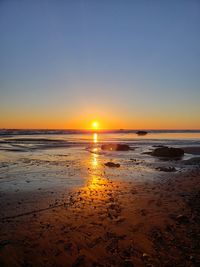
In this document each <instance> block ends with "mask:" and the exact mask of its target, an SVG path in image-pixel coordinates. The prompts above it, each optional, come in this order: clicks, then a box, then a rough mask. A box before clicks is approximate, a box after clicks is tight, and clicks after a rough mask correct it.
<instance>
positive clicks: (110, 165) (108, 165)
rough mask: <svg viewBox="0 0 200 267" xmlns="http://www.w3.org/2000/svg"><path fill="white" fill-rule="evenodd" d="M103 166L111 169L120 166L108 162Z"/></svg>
mask: <svg viewBox="0 0 200 267" xmlns="http://www.w3.org/2000/svg"><path fill="white" fill-rule="evenodd" d="M105 166H107V167H111V168H113V167H114V168H119V167H120V164H119V163H114V162H112V161H108V162H106V163H105Z"/></svg>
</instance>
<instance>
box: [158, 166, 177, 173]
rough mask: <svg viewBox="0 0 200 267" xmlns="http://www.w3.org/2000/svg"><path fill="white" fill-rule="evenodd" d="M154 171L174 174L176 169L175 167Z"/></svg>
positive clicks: (160, 168)
mask: <svg viewBox="0 0 200 267" xmlns="http://www.w3.org/2000/svg"><path fill="white" fill-rule="evenodd" d="M156 170H158V171H160V172H175V171H176V168H175V167H170V166H169V167H157V168H156Z"/></svg>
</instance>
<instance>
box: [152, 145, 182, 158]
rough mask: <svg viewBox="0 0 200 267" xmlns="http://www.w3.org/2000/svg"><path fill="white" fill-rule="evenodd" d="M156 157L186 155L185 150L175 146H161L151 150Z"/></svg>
mask: <svg viewBox="0 0 200 267" xmlns="http://www.w3.org/2000/svg"><path fill="white" fill-rule="evenodd" d="M151 155H152V156H155V157H167V158H180V157H182V156H183V155H184V150H183V149H181V148H174V147H159V148H156V149H155V150H154V151H153V152H151Z"/></svg>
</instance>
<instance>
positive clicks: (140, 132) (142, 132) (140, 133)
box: [136, 131, 148, 135]
mask: <svg viewBox="0 0 200 267" xmlns="http://www.w3.org/2000/svg"><path fill="white" fill-rule="evenodd" d="M136 134H137V135H146V134H148V132H147V131H137V132H136Z"/></svg>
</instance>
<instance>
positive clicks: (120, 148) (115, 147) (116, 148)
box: [101, 144, 130, 151]
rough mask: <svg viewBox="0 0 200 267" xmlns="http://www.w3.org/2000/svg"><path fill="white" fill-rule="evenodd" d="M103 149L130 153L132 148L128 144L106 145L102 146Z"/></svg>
mask: <svg viewBox="0 0 200 267" xmlns="http://www.w3.org/2000/svg"><path fill="white" fill-rule="evenodd" d="M101 149H102V150H109V151H128V150H130V147H129V145H126V144H104V145H102V146H101Z"/></svg>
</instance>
